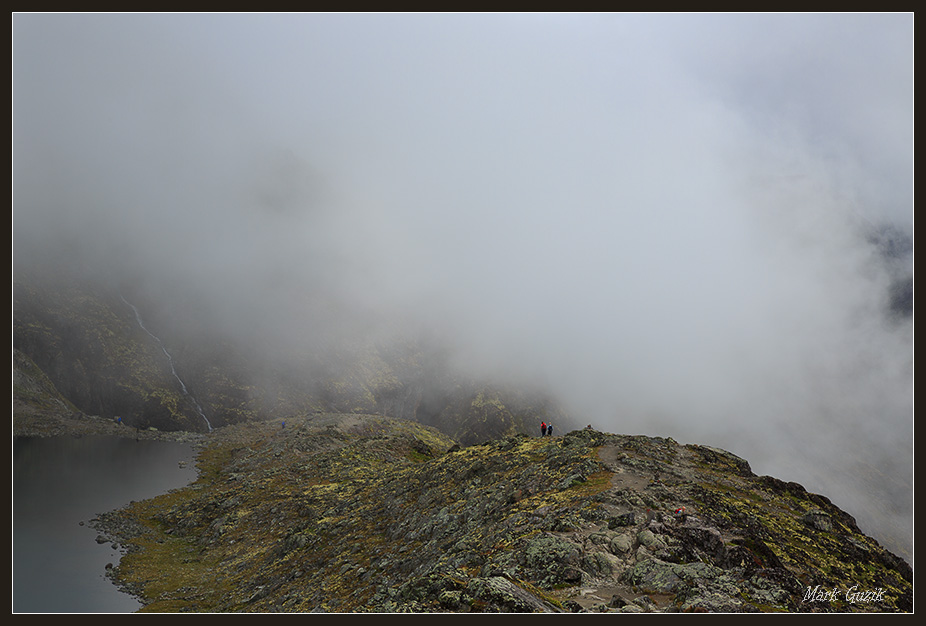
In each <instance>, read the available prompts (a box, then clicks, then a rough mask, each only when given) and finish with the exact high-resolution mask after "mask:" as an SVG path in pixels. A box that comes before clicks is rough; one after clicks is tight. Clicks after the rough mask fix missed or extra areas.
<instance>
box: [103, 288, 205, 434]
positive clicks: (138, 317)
mask: <svg viewBox="0 0 926 626" xmlns="http://www.w3.org/2000/svg"><path fill="white" fill-rule="evenodd" d="M119 297H120V298H122V301H123V302H125V303H126V304H127V305H128V306H129V307H131V309H132V311H133V312H134V313H135V321H136V322H138V326H139V327H140V328H141V329H142V330H143V331H145V332H146V333H148V335H149V336H150V337H151V338H152V339H154V340H155V341H156V342H157V343H158V346H160V348H161V352H163V353H164V356H166V357H167V364H168V365H170V373H171V374H173V375H174V378H176V379H177V382H178V383H180V389H181V390H183V395H185V396H186V397H187V398H189V399H190V401H191V402H192V403H193V406H194V407H195V408H196V412H197V413H199V416H200V417H202V418H203V421H204V422H206V426H207V427H208V428H209V432H210V433H211V432H212V424H211V423H210V422H209V418H208V417H206V413H205V412H204V411H203V408H202V407H201V406H200V405H199V402H197V401H196V398H194V397H193V396H192V395H190V392H189V391H187V388H186V385H185V384H184V382H183V380H182V379H181V378H180V375H179V374H177V370H175V369H174V359H173V357H171V356H170V353H169V352H168V351H167V348H165V347H164V344H163V343H162V342H161V340H160V338H159V337H157V336H156V335H155V334H154V333H152V332H151V331H150V330H148V329H147V328H145V324H144V322H142V320H141V315H140V314H139V313H138V309H136V308H135V305H134V304H132V303H131V302H129V301H128V300H126V299H125V296H123V295H122V294H119Z"/></svg>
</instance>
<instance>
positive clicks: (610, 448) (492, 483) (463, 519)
mask: <svg viewBox="0 0 926 626" xmlns="http://www.w3.org/2000/svg"><path fill="white" fill-rule="evenodd" d="M199 463H200V479H199V480H198V481H197V482H196V483H194V484H193V485H191V486H190V487H188V488H186V489H183V490H179V491H177V492H173V493H170V494H166V495H164V496H161V497H158V498H155V499H153V500H150V501H146V502H141V503H133V504H132V505H130V506H129V507H127V508H126V509H123V510H121V511H118V512H113V513H110V514H108V515H106V516H103V517H101V518H100V520H97V522H96V524H97V526H98V528H100V529H102V530H103V531H105V533H106V534H107V535H108V536H110V537H111V538H112V540H113V541H118V542H119V543H120V544H123V545H127V546H132V551H131V552H130V553H129V554H128V555H127V556H126V557H124V558H123V560H122V562H121V563H120V565H119V566H118V567H117V568H115V569H114V571H113V573H112V575H113V576H115V577H116V578H117V579H118V580H119V581H120V583H121V584H123V585H125V586H126V588H127V589H130V590H132V591H133V592H134V593H136V594H138V596H139V597H140V598H141V599H142V601H143V603H144V604H145V609H144V610H146V611H221V612H296V611H301V612H310V611H316V612H318V611H328V612H366V611H375V612H470V611H473V612H525V613H526V612H582V611H592V612H675V611H691V612H699V611H707V612H773V611H787V612H804V611H807V612H855V611H859V612H868V611H871V612H902V611H910V610H912V570H911V568H910V567H909V566H908V565H907V564H906V563H905V562H904V561H902V560H901V559H899V558H898V557H896V556H894V555H892V554H891V553H890V552H888V551H886V550H885V549H884V548H883V547H881V546H880V545H879V544H878V543H877V542H876V541H874V540H873V539H871V538H870V537H867V536H865V535H864V534H863V533H861V532H860V531H859V529H858V528H857V526H856V525H855V523H854V520H853V519H852V518H851V516H849V515H848V514H847V513H845V512H844V511H841V510H839V509H838V508H837V507H835V506H833V505H832V504H831V503H830V502H829V500H827V499H826V498H825V497H823V496H819V495H817V494H812V493H808V492H806V491H805V490H804V489H803V488H802V487H800V485H796V484H794V483H784V482H782V481H778V480H776V479H774V478H771V477H762V476H756V475H754V474H753V473H752V472H751V471H750V469H749V465H748V463H747V462H746V461H745V460H743V459H740V458H738V457H736V456H735V455H732V454H730V453H728V452H725V451H723V450H719V449H716V448H710V447H706V446H696V445H680V444H678V443H676V442H675V441H673V440H671V439H663V438H651V437H644V436H624V435H615V434H609V433H602V432H598V431H595V430H593V429H583V430H577V431H573V432H569V433H567V434H565V435H564V436H556V437H544V438H540V437H532V436H528V435H524V434H518V435H512V436H509V437H505V438H502V439H496V440H492V441H488V442H485V443H483V444H479V445H473V446H459V445H457V444H456V443H455V442H454V441H453V440H452V439H449V438H448V437H446V436H444V435H442V434H440V433H439V432H437V431H435V430H432V429H429V428H426V427H423V426H421V425H420V424H416V423H413V422H407V421H396V420H389V419H385V418H382V417H375V416H359V415H319V416H314V417H312V418H306V419H300V420H296V421H293V422H290V421H289V420H288V421H287V423H286V425H285V428H284V427H283V426H282V425H281V424H275V425H271V424H252V425H246V426H245V425H241V426H235V427H228V428H225V429H219V431H217V432H216V433H215V434H214V435H213V436H211V437H210V438H209V440H208V445H206V446H205V447H204V448H203V449H202V452H201V454H200V461H199ZM821 590H828V591H830V592H831V593H830V594H829V595H826V594H823V593H822V592H821ZM833 590H835V592H833ZM862 592H864V594H863V593H862Z"/></svg>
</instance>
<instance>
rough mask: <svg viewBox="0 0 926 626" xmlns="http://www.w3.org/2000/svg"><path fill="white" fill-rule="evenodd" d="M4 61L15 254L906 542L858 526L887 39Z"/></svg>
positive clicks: (834, 35) (890, 19)
mask: <svg viewBox="0 0 926 626" xmlns="http://www.w3.org/2000/svg"><path fill="white" fill-rule="evenodd" d="M13 55H14V57H13V88H14V97H13V104H14V115H13V131H14V136H13V138H14V143H13V149H14V220H13V222H14V227H15V231H14V250H15V252H16V260H17V262H18V263H25V262H27V259H28V258H29V256H30V254H31V253H32V252H34V251H35V250H41V251H42V254H44V255H46V256H47V255H49V254H51V253H52V250H54V251H56V252H62V251H64V252H66V254H67V255H68V257H67V258H68V262H69V264H70V265H72V266H73V265H75V264H76V265H84V266H86V268H87V269H88V270H89V271H94V272H100V273H102V272H103V270H104V268H105V269H106V270H107V271H109V270H112V269H113V268H114V267H118V268H119V269H120V270H125V271H127V272H128V271H134V272H140V273H142V274H143V275H145V276H146V277H147V278H146V279H147V280H149V281H150V284H151V285H153V286H163V285H167V284H170V285H181V286H183V288H185V289H195V290H196V291H197V293H199V294H200V295H201V296H202V297H204V298H206V299H208V300H209V301H210V302H214V303H215V304H214V306H213V308H212V309H210V310H211V311H212V314H213V315H214V316H215V320H211V321H210V322H211V323H217V324H220V325H226V326H227V327H228V328H231V329H247V331H246V332H248V333H259V337H260V341H261V343H263V345H267V346H271V347H274V348H275V349H279V350H283V349H287V350H290V349H292V350H298V349H299V345H300V342H299V340H298V338H299V337H305V336H307V335H312V334H313V332H317V331H318V329H319V328H324V329H325V330H329V329H331V328H333V327H329V326H327V325H326V324H325V323H322V322H319V324H318V325H316V326H315V327H313V328H312V329H307V328H306V325H305V320H306V319H307V317H306V307H311V306H312V303H313V302H314V301H315V296H316V294H318V293H324V294H325V295H326V297H328V298H330V299H331V301H333V302H334V303H335V304H334V305H333V309H332V312H331V313H330V317H331V319H330V320H327V321H334V320H338V321H344V320H350V321H354V322H357V323H363V324H364V326H363V327H364V328H365V329H369V328H370V326H369V325H368V322H369V320H370V319H371V318H372V319H375V320H377V322H382V323H383V324H384V325H389V327H390V328H395V326H396V325H399V326H404V325H406V324H407V325H409V327H413V328H415V329H416V330H417V329H420V328H428V329H430V330H431V331H433V332H434V333H438V334H440V335H441V336H444V337H446V338H447V341H448V342H450V343H451V344H452V345H453V346H454V347H455V348H456V352H455V354H457V355H458V358H459V361H460V363H461V364H463V365H465V366H467V367H471V368H472V369H474V370H475V371H478V372H480V373H483V374H487V375H499V376H500V375H502V374H504V375H514V376H517V377H519V378H524V379H527V380H530V381H532V382H535V381H538V380H539V381H541V382H542V384H544V385H546V386H548V387H549V388H550V389H551V390H552V391H554V392H555V393H557V394H558V395H560V396H561V397H562V398H564V400H565V401H567V402H568V403H570V404H571V405H572V406H574V407H576V408H577V410H578V412H579V413H580V414H581V415H583V416H585V415H587V416H588V420H587V421H589V422H594V423H595V424H596V425H599V426H600V427H602V428H603V429H607V430H612V431H615V432H631V433H634V432H640V433H647V434H654V435H665V436H673V437H675V438H676V439H679V440H682V441H696V442H698V443H706V444H712V445H718V446H721V447H725V448H727V449H730V450H732V451H734V452H736V453H738V454H740V455H742V456H744V457H745V458H747V459H748V460H749V461H750V462H751V463H752V464H753V467H754V469H755V470H756V471H757V472H759V473H770V474H773V475H776V476H778V477H780V478H784V479H787V480H796V481H798V482H801V483H802V484H805V486H807V487H808V488H811V489H814V490H817V491H822V492H825V493H827V494H828V495H830V496H831V497H832V498H833V499H834V501H836V502H837V504H841V505H842V506H844V507H846V508H849V509H850V510H851V509H852V507H853V506H857V507H859V508H862V507H865V508H866V509H867V508H875V509H877V508H880V509H882V511H881V514H882V515H887V516H890V517H892V518H893V517H896V518H898V519H899V521H897V520H894V519H891V520H890V521H889V522H885V523H889V524H895V525H896V526H897V527H899V528H900V531H899V532H901V533H907V532H908V531H909V530H910V529H912V521H911V519H912V518H910V512H911V511H912V502H911V501H909V500H910V498H909V496H910V494H911V493H912V492H906V491H903V490H901V491H902V494H901V495H902V498H903V499H904V501H903V502H902V503H901V505H900V507H899V509H897V511H898V512H897V513H896V515H895V511H888V512H887V513H885V512H884V509H885V508H888V507H884V506H880V505H879V504H877V502H879V500H878V498H882V497H887V496H884V495H883V494H879V493H877V492H878V491H879V490H881V491H885V492H886V491H888V490H892V489H894V486H895V485H896V483H897V482H898V481H900V482H904V481H910V480H911V478H910V477H911V474H910V471H911V467H912V357H913V355H912V345H913V344H912V329H911V327H910V325H909V324H906V325H904V324H901V325H899V326H898V325H896V324H889V323H888V322H887V321H886V320H885V319H884V316H883V298H884V297H885V293H886V289H887V285H888V283H889V281H890V280H891V279H893V278H894V276H893V275H892V274H891V273H890V271H889V269H890V268H888V267H886V266H885V265H884V264H883V263H881V262H880V261H879V260H878V258H877V255H876V254H875V252H876V251H875V250H874V249H873V248H872V246H871V245H869V244H868V243H867V242H866V241H865V240H864V238H863V236H862V229H863V228H865V227H867V226H870V225H876V224H881V223H884V222H888V223H891V224H894V225H896V226H898V227H900V228H902V229H905V230H907V231H909V232H910V233H911V234H912V224H913V217H912V216H913V208H912V197H913V182H912V180H913V108H912V107H913V86H912V85H913V65H912V64H913V16H912V14H847V15H792V14H775V15H745V14H738V15H724V14H719V15H687V14H681V15H661V14H658V15H657V14H637V15H620V14H607V15H599V14H581V15H556V14H530V15H520V14H517V15H516V14H501V15H453V14H445V15H428V14H409V15H344V14H326V15H305V14H292V15H248V14H236V15H205V14H201V15H171V14H157V15H118V14H106V15H43V14H34V15H33V14H17V15H14V17H13ZM910 271H912V269H911V270H910ZM313 314H315V315H317V314H318V312H317V311H314V313H313ZM313 319H316V320H317V319H318V318H317V317H316V318H313ZM387 322H388V324H386V323H387ZM339 328H341V327H339ZM347 328H348V330H345V331H344V332H345V333H347V334H350V333H352V332H354V330H355V328H356V327H354V326H349V327H347ZM241 332H245V331H244V330H241ZM855 462H859V463H868V464H873V465H876V466H878V467H879V468H882V469H884V471H886V472H887V473H888V474H889V481H890V483H891V485H890V486H889V487H885V486H880V487H877V486H876V487H874V488H872V486H870V485H864V486H861V488H860V485H859V477H858V475H857V467H855V466H853V463H855ZM906 484H907V486H909V484H912V483H906ZM891 495H892V497H893V494H891ZM873 500H874V501H875V502H876V504H875V505H872V504H871V503H872V501H873ZM892 502H893V500H892ZM891 506H894V505H893V504H892V505H891ZM852 512H853V513H855V514H856V515H857V516H858V517H860V519H861V518H863V517H864V515H862V514H860V513H857V512H856V511H852ZM866 515H867V513H866Z"/></svg>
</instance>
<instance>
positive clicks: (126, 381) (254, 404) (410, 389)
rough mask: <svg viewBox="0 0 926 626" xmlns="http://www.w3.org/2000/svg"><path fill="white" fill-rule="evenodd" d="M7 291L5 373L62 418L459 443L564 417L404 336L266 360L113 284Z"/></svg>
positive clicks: (36, 283) (537, 398)
mask: <svg viewBox="0 0 926 626" xmlns="http://www.w3.org/2000/svg"><path fill="white" fill-rule="evenodd" d="M13 300H14V306H13V318H14V319H13V347H14V350H16V351H17V354H18V355H19V356H20V357H21V358H19V359H16V360H15V361H14V373H15V372H17V371H23V370H20V369H19V368H20V364H23V366H24V367H25V365H24V364H26V363H28V367H29V368H30V369H31V370H35V372H36V374H37V375H39V376H41V377H42V378H44V379H46V380H47V382H48V383H49V384H48V385H47V389H48V391H47V393H48V394H52V395H55V396H58V397H60V399H62V400H63V401H64V402H65V403H67V404H68V405H69V410H68V411H67V412H65V414H62V417H64V416H66V415H70V414H73V413H82V414H84V415H89V416H99V417H101V418H104V419H115V418H117V417H121V418H122V420H123V423H125V424H126V425H129V426H132V427H135V428H141V429H147V428H156V429H159V430H165V431H189V432H207V430H208V427H209V426H216V427H218V426H224V425H227V424H237V423H243V422H250V421H259V420H271V419H273V420H279V419H284V418H283V417H282V416H285V415H305V414H314V413H321V412H338V413H340V412H343V413H366V414H380V415H389V416H390V417H396V418H400V419H409V420H414V421H418V422H421V423H423V424H425V425H428V426H433V427H435V428H437V429H439V430H441V431H443V432H445V433H447V434H449V435H450V436H451V437H453V438H454V439H456V440H457V441H459V442H460V443H461V444H464V445H470V444H475V443H481V442H483V441H487V440H491V439H495V438H498V437H503V436H505V435H508V434H512V433H515V432H528V430H533V427H534V424H535V423H536V424H539V423H540V421H541V420H544V419H546V420H547V421H550V420H556V421H557V423H560V424H562V425H563V426H564V427H566V426H568V424H569V419H568V416H566V415H565V414H564V413H563V412H562V410H561V409H559V408H558V407H557V406H556V404H555V403H554V402H552V401H551V400H550V399H548V398H545V397H544V396H543V395H542V394H540V393H525V392H523V391H519V390H513V389H507V388H499V387H495V386H492V385H489V384H487V383H486V382H485V381H477V380H472V379H468V378H465V377H462V376H461V375H459V374H458V373H455V372H454V371H453V370H452V369H451V368H450V367H449V365H448V364H447V363H445V359H444V358H443V357H442V356H441V354H440V353H439V352H437V353H435V352H434V351H429V350H428V349H426V348H425V347H424V346H421V345H417V344H415V343H413V342H407V341H400V340H396V342H395V343H392V344H388V345H381V344H378V343H377V344H374V343H370V344H369V345H364V344H363V343H362V342H359V343H361V345H360V346H359V347H356V348H352V350H351V351H349V352H350V353H349V354H347V355H345V354H342V352H343V351H341V350H338V351H336V352H338V354H331V353H329V352H325V351H319V352H317V353H313V354H310V355H305V356H299V357H298V358H295V357H292V356H291V355H290V356H289V357H288V359H287V360H276V359H275V358H274V356H273V355H272V354H270V355H268V354H258V353H256V351H254V350H252V349H249V347H248V346H247V345H246V344H242V343H241V342H240V341H238V340H236V339H234V338H232V337H228V336H226V335H223V334H222V332H221V331H220V330H219V329H210V328H208V326H207V327H205V328H204V325H205V323H204V322H199V323H198V324H196V325H187V324H183V323H178V322H177V321H176V320H173V319H171V318H168V317H166V316H165V317H161V318H159V316H158V313H159V309H160V308H162V307H157V306H145V305H144V304H142V303H140V302H139V303H138V307H137V308H136V307H135V305H134V304H130V303H129V301H127V300H125V299H124V298H123V297H122V294H121V293H120V292H118V291H115V290H113V289H108V288H105V287H93V286H90V285H88V284H84V283H77V282H74V281H70V280H67V279H66V278H64V277H58V278H53V279H48V278H47V277H46V278H42V279H38V278H36V277H34V276H30V277H29V279H28V280H27V279H26V278H16V279H14V298H13ZM149 304H150V303H149ZM149 311H150V318H148V317H146V316H147V315H148V313H149ZM137 313H138V314H139V315H138V316H137V315H136V314H137ZM161 315H162V316H163V312H161ZM139 317H142V318H144V320H145V321H144V328H142V327H141V326H140V324H139V319H138V318H139ZM181 317H182V316H181ZM191 327H192V328H194V329H195V332H194V331H191V329H190V328H191ZM168 355H170V356H169V357H168ZM20 391H22V392H24V393H25V392H26V391H27V390H26V389H25V388H23V387H14V399H16V398H19V399H21V400H23V402H22V403H20V406H25V405H26V404H27V403H28V404H32V405H42V404H48V403H49V402H51V397H50V396H46V397H45V398H39V397H37V396H36V395H35V389H33V390H32V392H29V393H30V395H28V397H26V396H24V395H23V394H22V393H20ZM200 411H203V413H204V415H205V419H204V418H203V414H201V413H200ZM207 422H208V423H207Z"/></svg>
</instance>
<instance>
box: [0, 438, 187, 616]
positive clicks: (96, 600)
mask: <svg viewBox="0 0 926 626" xmlns="http://www.w3.org/2000/svg"><path fill="white" fill-rule="evenodd" d="M193 461H194V451H193V448H192V447H191V446H190V445H187V444H182V443H176V442H165V441H145V440H141V441H136V440H135V439H131V438H121V437H82V438H71V437H51V438H39V437H35V438H33V437H14V439H13V612H14V613H127V612H132V611H136V610H137V609H138V608H139V607H140V606H141V605H140V604H139V603H138V601H137V600H135V599H134V598H133V597H132V596H130V595H128V594H125V593H122V592H121V591H119V590H118V589H117V588H116V587H115V585H113V584H112V583H111V582H110V581H109V579H107V578H106V564H107V563H112V564H114V565H115V564H117V563H118V561H119V558H120V557H121V553H120V552H119V551H118V550H117V549H115V548H113V546H112V544H110V543H108V542H107V543H103V544H98V543H97V542H96V537H97V535H98V533H97V531H96V530H94V529H93V528H91V527H90V525H89V523H88V522H89V521H90V520H91V519H92V518H94V517H96V516H97V515H98V514H100V513H104V512H106V511H111V510H113V509H117V508H119V507H121V506H123V505H125V504H127V503H129V502H131V501H133V500H144V499H146V498H151V497H153V496H156V495H158V494H161V493H165V492H167V491H170V490H171V489H176V488H178V487H182V486H184V485H187V484H189V483H190V482H192V481H193V480H195V479H196V468H195V464H194V462H193ZM181 464H184V465H185V466H184V467H181ZM81 522H83V525H81Z"/></svg>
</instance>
